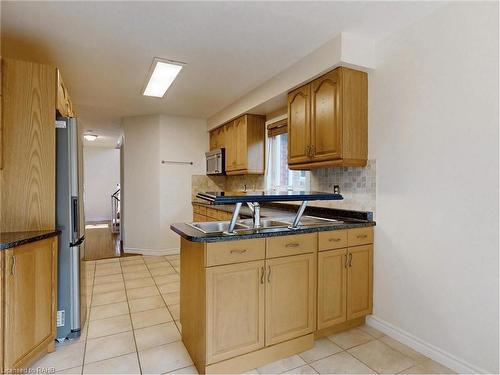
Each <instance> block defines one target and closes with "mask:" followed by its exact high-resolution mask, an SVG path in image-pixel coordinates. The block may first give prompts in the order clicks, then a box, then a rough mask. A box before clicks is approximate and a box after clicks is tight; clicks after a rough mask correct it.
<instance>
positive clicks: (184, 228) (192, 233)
mask: <svg viewBox="0 0 500 375" xmlns="http://www.w3.org/2000/svg"><path fill="white" fill-rule="evenodd" d="M375 225H376V223H375V221H356V222H350V223H342V224H332V225H322V226H317V227H304V228H300V229H295V230H291V229H283V228H276V229H270V230H269V229H267V230H266V231H265V232H260V233H249V234H237V235H234V236H230V235H224V234H223V235H220V234H203V233H200V232H199V231H198V230H197V229H194V228H193V227H191V226H189V225H187V224H184V223H175V224H172V225H170V229H171V230H173V231H174V232H175V233H177V234H178V235H180V236H181V237H182V238H184V239H186V240H188V241H191V242H222V241H238V240H248V239H252V238H267V237H280V236H288V235H294V234H303V233H315V232H328V231H333V230H343V229H352V228H363V227H373V226H375Z"/></svg>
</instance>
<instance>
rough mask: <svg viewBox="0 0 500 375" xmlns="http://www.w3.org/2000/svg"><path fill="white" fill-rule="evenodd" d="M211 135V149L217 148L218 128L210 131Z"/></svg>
mask: <svg viewBox="0 0 500 375" xmlns="http://www.w3.org/2000/svg"><path fill="white" fill-rule="evenodd" d="M209 137H210V151H212V150H214V149H216V148H217V141H218V140H217V129H215V130H212V131H211V132H210V133H209Z"/></svg>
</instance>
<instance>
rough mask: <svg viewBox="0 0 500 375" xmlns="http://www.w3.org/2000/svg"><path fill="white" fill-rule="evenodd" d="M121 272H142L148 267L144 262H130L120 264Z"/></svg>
mask: <svg viewBox="0 0 500 375" xmlns="http://www.w3.org/2000/svg"><path fill="white" fill-rule="evenodd" d="M122 270H123V273H134V272H144V271H147V270H148V268H147V267H146V265H145V264H131V265H126V264H124V265H122Z"/></svg>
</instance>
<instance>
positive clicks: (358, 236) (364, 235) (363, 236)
mask: <svg viewBox="0 0 500 375" xmlns="http://www.w3.org/2000/svg"><path fill="white" fill-rule="evenodd" d="M366 237H368V235H367V234H358V235H357V236H356V238H366Z"/></svg>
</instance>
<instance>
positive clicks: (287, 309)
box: [171, 192, 375, 373]
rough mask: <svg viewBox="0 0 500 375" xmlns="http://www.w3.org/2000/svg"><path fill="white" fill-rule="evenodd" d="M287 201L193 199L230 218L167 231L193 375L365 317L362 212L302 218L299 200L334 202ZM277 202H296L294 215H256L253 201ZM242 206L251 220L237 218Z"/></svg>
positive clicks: (240, 368) (288, 349)
mask: <svg viewBox="0 0 500 375" xmlns="http://www.w3.org/2000/svg"><path fill="white" fill-rule="evenodd" d="M286 195H287V196H286V197H284V196H283V195H280V194H276V193H275V192H274V193H272V194H266V193H265V192H264V193H259V194H258V195H255V194H253V195H252V194H246V193H245V194H242V193H238V194H234V193H225V194H213V193H200V194H198V197H199V198H202V199H205V200H208V201H210V202H212V203H215V204H218V203H220V202H221V201H223V203H233V204H236V206H235V209H234V212H233V215H232V217H231V221H218V222H197V223H184V224H182V223H181V224H173V225H172V226H171V229H172V230H173V231H174V232H176V233H178V234H179V235H180V236H181V289H180V305H181V306H180V319H181V324H182V340H183V342H184V344H185V346H186V348H187V350H188V351H189V354H190V355H191V358H192V359H193V362H194V363H195V365H196V367H197V369H198V371H199V372H200V373H237V372H244V371H247V370H250V369H252V368H254V367H256V366H262V365H264V364H267V363H270V362H273V361H276V360H279V359H281V358H284V357H287V356H290V355H293V354H296V353H299V352H302V351H305V350H308V349H310V348H311V347H312V346H313V342H314V339H315V338H318V337H321V336H326V335H330V334H333V333H335V332H339V331H342V330H345V329H349V328H352V327H355V326H358V325H362V324H364V320H365V316H366V315H368V314H370V313H371V311H372V272H373V271H372V266H373V265H372V259H373V226H374V225H375V222H374V221H373V220H371V215H370V213H360V212H349V211H345V210H343V211H337V210H333V209H332V210H328V211H329V212H328V213H327V214H326V215H321V216H323V217H319V215H317V214H315V216H311V215H310V212H314V210H308V209H307V208H306V203H304V201H305V200H315V199H320V200H328V199H342V197H341V196H340V195H338V194H330V193H304V192H302V193H290V192H287V193H286ZM286 200H288V201H293V200H295V201H299V202H302V203H301V204H300V206H299V209H298V211H297V213H296V214H294V213H293V212H290V211H286V210H282V211H281V213H280V210H279V209H276V208H273V209H272V210H271V211H272V212H273V216H272V217H267V216H265V215H264V212H265V207H264V208H263V214H262V215H260V202H268V201H286ZM243 203H247V204H248V203H250V204H249V206H250V209H251V212H252V214H253V217H252V218H250V219H243V220H237V218H238V212H239V208H240V207H241V205H242V204H243ZM340 213H341V215H340ZM277 214H278V215H277ZM336 214H338V215H336ZM363 214H364V215H363ZM259 216H262V217H259ZM233 221H234V223H233V225H231V222H233Z"/></svg>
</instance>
